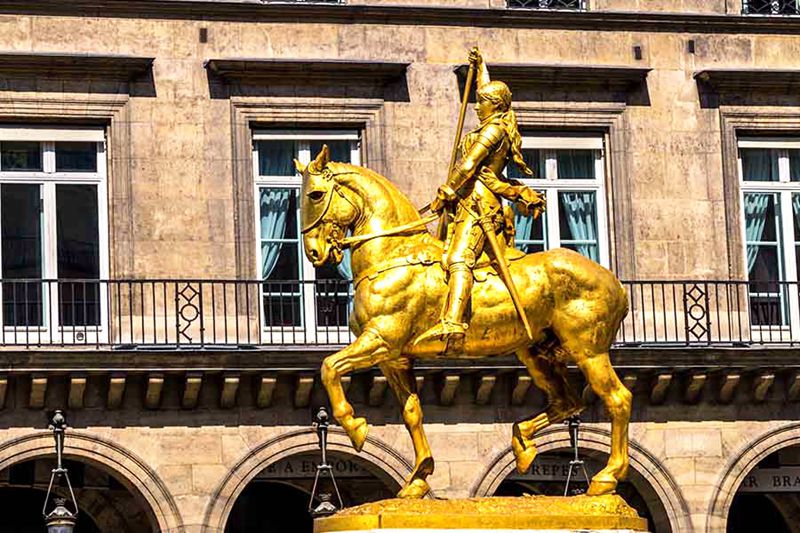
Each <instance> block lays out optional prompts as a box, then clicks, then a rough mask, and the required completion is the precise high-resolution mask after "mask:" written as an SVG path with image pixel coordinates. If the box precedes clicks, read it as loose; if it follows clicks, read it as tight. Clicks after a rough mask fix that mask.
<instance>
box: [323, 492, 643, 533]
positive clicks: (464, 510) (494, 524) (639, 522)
mask: <svg viewBox="0 0 800 533" xmlns="http://www.w3.org/2000/svg"><path fill="white" fill-rule="evenodd" d="M373 529H395V530H398V529H399V530H403V529H409V530H416V529H438V530H464V529H481V530H493V529H497V530H509V529H510V530H515V529H517V530H527V531H531V530H539V529H542V530H578V529H579V530H581V531H585V530H598V529H599V530H606V531H607V530H612V531H613V530H627V531H631V530H633V531H647V520H645V519H644V518H641V517H639V515H638V514H637V513H636V511H635V510H634V509H632V508H631V507H629V506H628V505H627V504H626V503H625V501H624V500H623V499H622V498H621V497H620V496H618V495H616V494H608V495H605V496H570V497H561V496H520V497H513V498H509V497H504V498H476V499H469V500H430V499H425V500H399V499H395V500H384V501H381V502H375V503H368V504H365V505H359V506H358V507H352V508H350V509H345V510H344V511H341V512H339V513H337V514H336V515H334V516H331V517H327V518H319V519H317V520H315V521H314V533H332V532H334V531H363V530H373Z"/></svg>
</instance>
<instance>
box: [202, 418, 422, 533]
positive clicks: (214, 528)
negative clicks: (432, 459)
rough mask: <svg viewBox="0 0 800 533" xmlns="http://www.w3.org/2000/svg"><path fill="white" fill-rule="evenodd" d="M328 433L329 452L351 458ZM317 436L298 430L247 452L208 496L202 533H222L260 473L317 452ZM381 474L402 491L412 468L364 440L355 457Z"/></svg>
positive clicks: (340, 437)
mask: <svg viewBox="0 0 800 533" xmlns="http://www.w3.org/2000/svg"><path fill="white" fill-rule="evenodd" d="M329 431H330V432H329V433H328V450H330V451H332V452H339V453H342V454H347V455H354V452H353V447H352V445H351V444H350V439H349V438H348V437H347V436H346V435H345V433H344V431H342V430H341V428H338V427H331V428H330V430H329ZM318 450H319V443H318V440H317V434H316V433H315V432H314V431H312V430H310V429H309V430H297V431H293V432H290V433H286V434H285V435H281V436H279V437H276V438H274V439H271V440H269V441H267V442H264V443H263V444H261V445H259V446H256V447H255V448H253V449H251V450H249V451H248V452H247V453H246V454H245V456H244V457H242V459H240V460H239V462H238V463H236V465H235V466H233V468H231V470H230V471H229V472H228V474H227V475H226V476H225V479H223V481H222V482H221V483H220V484H219V486H218V487H217V489H216V490H215V491H214V492H213V494H212V495H211V500H210V502H209V505H208V507H207V508H206V512H205V515H204V518H203V529H202V531H203V532H206V533H212V532H213V533H220V532H222V531H225V524H226V523H227V521H228V515H229V514H230V512H231V509H233V505H234V503H236V499H237V498H238V497H239V495H240V494H241V493H242V491H243V490H244V488H245V487H246V486H247V484H248V483H250V481H252V480H253V478H255V477H256V476H257V475H258V474H259V473H260V472H261V471H262V470H264V469H265V468H266V467H268V466H269V465H271V464H274V463H276V462H278V461H280V460H281V459H285V458H287V457H291V456H293V455H298V454H302V453H308V452H317V451H318ZM357 457H358V458H359V459H363V460H365V461H367V462H369V463H371V464H372V465H374V466H375V467H376V469H378V470H380V471H381V472H384V473H385V475H386V478H387V480H391V481H393V482H394V483H396V484H397V487H398V488H399V487H401V486H402V485H403V484H404V483H405V478H406V476H408V475H409V474H410V473H411V469H412V465H411V464H410V463H409V462H408V461H406V460H405V459H404V458H403V456H402V455H400V454H399V453H398V452H397V451H395V450H394V449H393V448H392V447H390V446H389V445H387V444H385V443H384V442H382V441H380V440H378V439H375V438H373V437H367V443H366V445H365V446H364V449H363V450H362V451H361V453H360V454H358V456H357Z"/></svg>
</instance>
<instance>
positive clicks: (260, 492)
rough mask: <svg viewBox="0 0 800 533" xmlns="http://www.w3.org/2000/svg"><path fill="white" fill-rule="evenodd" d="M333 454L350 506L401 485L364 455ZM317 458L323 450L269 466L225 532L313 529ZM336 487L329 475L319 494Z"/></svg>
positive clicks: (238, 502)
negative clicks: (310, 509)
mask: <svg viewBox="0 0 800 533" xmlns="http://www.w3.org/2000/svg"><path fill="white" fill-rule="evenodd" d="M329 457H330V463H331V465H332V466H333V469H334V472H335V476H336V482H337V484H338V486H339V490H340V492H341V495H342V500H343V502H344V505H345V507H352V506H355V505H360V504H362V503H367V502H372V501H377V500H385V499H388V498H393V497H394V496H395V494H396V493H397V491H398V490H399V489H400V487H399V486H397V483H395V482H394V480H393V479H392V478H391V477H390V476H389V475H388V474H386V473H385V472H382V471H381V470H380V469H378V468H376V467H375V466H374V465H372V464H370V463H368V462H366V461H364V460H362V459H359V458H358V457H355V456H352V455H347V454H337V453H329ZM317 460H318V456H317V454H301V455H295V456H292V457H289V458H286V459H283V460H281V461H279V462H278V463H274V464H272V465H270V466H268V467H267V468H265V469H264V470H263V471H262V472H261V473H260V474H259V475H258V476H256V478H255V479H254V480H253V481H251V482H250V483H248V485H247V487H245V489H244V490H243V491H242V493H241V495H239V497H238V498H237V499H236V503H234V505H233V509H231V514H230V516H229V517H228V522H227V524H226V525H225V533H286V532H288V531H291V532H292V533H312V532H313V529H314V527H313V521H312V518H311V515H310V514H309V512H308V504H309V499H310V494H311V489H312V485H313V482H314V474H315V472H316V465H317ZM332 490H333V487H332V485H331V484H330V481H329V479H328V478H327V477H323V478H322V481H321V485H320V489H319V492H322V493H331V492H332ZM334 501H335V500H334ZM317 504H319V501H315V502H314V505H317Z"/></svg>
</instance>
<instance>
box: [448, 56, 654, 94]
mask: <svg viewBox="0 0 800 533" xmlns="http://www.w3.org/2000/svg"><path fill="white" fill-rule="evenodd" d="M487 66H488V68H489V72H491V74H492V78H493V79H498V80H503V81H504V82H506V83H507V84H508V85H509V86H510V87H511V88H512V89H513V88H516V87H523V88H524V87H542V88H561V89H566V88H568V89H569V90H592V91H594V90H600V91H603V90H607V91H611V92H625V91H630V90H633V89H635V88H636V87H639V86H640V85H641V84H642V83H644V81H645V80H646V79H647V74H648V73H649V72H650V71H651V70H652V69H650V68H645V67H625V66H604V65H553V64H542V65H536V64H514V63H497V64H489V65H487ZM455 72H456V75H457V76H458V81H459V86H461V87H463V86H464V82H465V79H466V75H467V65H459V66H458V67H456V68H455Z"/></svg>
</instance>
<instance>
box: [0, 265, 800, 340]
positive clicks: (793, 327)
mask: <svg viewBox="0 0 800 533" xmlns="http://www.w3.org/2000/svg"><path fill="white" fill-rule="evenodd" d="M624 286H625V288H626V290H627V291H628V295H629V298H630V312H629V314H628V316H627V317H626V318H625V320H624V322H623V323H622V325H621V327H620V330H619V333H618V336H617V339H616V342H615V348H616V349H617V350H621V349H626V348H647V347H662V348H669V347H687V346H689V347H733V348H736V347H754V346H765V347H766V346H775V347H785V346H793V345H795V344H800V287H798V284H797V283H779V282H745V281H626V282H624ZM0 291H1V294H2V305H1V306H0V323H1V324H2V328H0V347H2V348H4V349H11V350H20V349H22V350H26V349H41V348H48V347H49V348H52V349H75V348H81V349H87V348H88V349H96V350H181V349H215V350H236V351H238V350H270V351H274V350H276V349H278V350H280V349H282V348H284V347H298V348H302V347H317V348H318V349H323V350H324V349H330V350H334V349H336V348H337V347H341V346H344V345H346V344H348V343H349V342H350V341H351V340H352V337H351V334H350V332H349V330H348V327H347V321H348V315H349V312H350V306H351V300H352V286H351V283H350V282H349V281H327V280H325V281H314V282H306V281H283V282H264V281H257V280H256V281H242V280H230V281H223V280H163V279H161V280H107V281H106V280H103V281H98V280H74V279H69V280H38V279H37V280H0Z"/></svg>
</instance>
